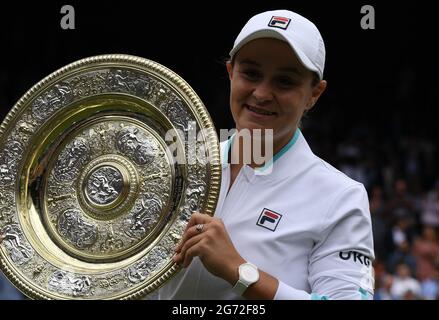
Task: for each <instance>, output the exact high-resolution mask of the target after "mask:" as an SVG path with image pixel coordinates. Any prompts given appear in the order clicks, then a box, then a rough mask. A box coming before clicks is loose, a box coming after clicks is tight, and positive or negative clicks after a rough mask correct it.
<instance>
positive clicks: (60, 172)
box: [54, 138, 90, 182]
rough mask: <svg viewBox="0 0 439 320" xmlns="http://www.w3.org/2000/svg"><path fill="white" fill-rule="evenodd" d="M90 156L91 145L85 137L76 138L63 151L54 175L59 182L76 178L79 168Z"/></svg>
mask: <svg viewBox="0 0 439 320" xmlns="http://www.w3.org/2000/svg"><path fill="white" fill-rule="evenodd" d="M89 158H90V147H89V146H88V144H87V140H85V139H84V138H76V139H75V140H73V141H72V142H70V143H69V144H68V145H67V146H66V148H65V149H64V150H63V151H62V152H61V154H60V155H59V157H58V160H57V162H56V164H55V168H54V177H55V179H56V180H58V181H59V182H63V181H71V180H73V179H75V178H76V176H77V175H78V173H79V169H80V167H81V166H82V165H84V163H85V162H86V161H87V160H88V159H89Z"/></svg>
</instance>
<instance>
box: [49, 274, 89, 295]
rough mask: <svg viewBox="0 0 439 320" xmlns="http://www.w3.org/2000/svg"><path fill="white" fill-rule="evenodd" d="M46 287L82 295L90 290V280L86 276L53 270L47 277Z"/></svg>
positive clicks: (69, 293)
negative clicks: (48, 277)
mask: <svg viewBox="0 0 439 320" xmlns="http://www.w3.org/2000/svg"><path fill="white" fill-rule="evenodd" d="M48 287H49V289H51V290H54V291H57V292H60V293H64V294H68V295H72V296H74V297H76V296H84V295H86V294H88V293H89V292H90V289H91V280H90V278H89V277H87V276H79V277H78V276H75V275H72V274H68V273H67V272H65V271H61V270H57V271H55V272H54V273H53V274H52V275H51V276H50V279H49V282H48Z"/></svg>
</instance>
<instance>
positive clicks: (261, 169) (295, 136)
mask: <svg viewBox="0 0 439 320" xmlns="http://www.w3.org/2000/svg"><path fill="white" fill-rule="evenodd" d="M300 133H301V131H300V129H299V128H297V129H296V132H294V136H293V137H292V138H291V140H290V142H288V143H287V144H286V145H285V146H284V147H283V148H282V149H280V151H279V152H278V153H276V154H275V155H274V156H273V158H272V159H270V160H269V161H268V162H267V163H266V164H265V165H264V166H263V167H261V168H255V170H258V171H259V172H262V171H264V170H266V169H267V168H269V167H271V166H272V165H273V164H274V163H275V162H276V161H277V160H278V159H279V158H280V157H282V156H283V155H284V154H285V153H286V152H287V151H288V150H290V149H291V147H292V146H294V144H295V143H296V141H297V139H299V135H300Z"/></svg>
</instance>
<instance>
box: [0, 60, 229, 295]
mask: <svg viewBox="0 0 439 320" xmlns="http://www.w3.org/2000/svg"><path fill="white" fill-rule="evenodd" d="M95 66H96V67H98V66H107V67H111V66H128V67H133V68H137V69H140V70H141V71H146V72H148V73H150V74H153V75H155V76H157V77H159V78H160V79H161V80H165V81H166V84H167V85H169V86H170V87H172V89H174V90H175V91H177V92H178V93H179V94H180V95H181V96H182V97H183V98H184V100H185V101H187V102H188V103H187V106H188V107H189V108H190V109H191V111H192V114H193V115H194V116H195V117H196V118H197V123H199V124H200V126H201V127H202V128H203V129H205V130H206V131H207V134H206V137H205V140H206V144H207V146H208V148H209V154H210V159H211V161H210V169H209V170H210V179H209V192H208V193H207V195H206V197H205V202H204V203H205V206H204V208H203V212H204V213H206V214H208V215H210V216H213V214H214V212H215V209H216V205H217V201H218V198H219V191H220V187H221V161H220V160H221V158H220V150H219V142H218V137H217V134H216V132H215V127H214V124H213V121H212V119H211V117H210V115H209V113H208V111H207V109H206V107H205V106H204V104H203V102H202V101H201V99H200V98H199V96H198V95H197V94H196V93H195V91H194V90H193V89H192V88H191V87H190V85H189V84H188V83H187V82H186V81H185V80H184V79H183V78H181V77H180V76H179V75H178V74H176V73H175V72H174V71H172V70H170V69H168V68H167V67H165V66H163V65H161V64H159V63H157V62H154V61H152V60H149V59H146V58H142V57H139V56H134V55H128V54H104V55H97V56H92V57H87V58H83V59H80V60H78V61H75V62H73V63H70V64H68V65H66V66H64V67H62V68H60V69H58V70H56V71H55V72H53V73H51V74H50V75H48V76H46V77H45V78H43V79H42V80H41V81H39V82H38V83H37V84H35V85H34V86H32V87H31V88H30V89H29V90H28V91H27V92H26V93H25V94H24V95H23V96H22V97H21V98H20V99H19V100H18V101H17V102H16V104H15V105H14V106H13V107H12V109H11V110H10V111H9V112H8V113H7V115H6V117H5V118H4V119H3V121H2V122H1V124H0V141H2V139H3V138H5V137H7V134H8V131H9V130H11V128H13V127H14V125H15V124H16V120H17V119H19V117H20V115H21V113H22V112H24V110H26V109H27V108H28V107H29V102H31V101H32V100H33V99H34V98H35V97H37V96H38V94H39V93H41V92H42V90H44V89H46V88H48V87H50V85H51V84H53V83H55V82H56V81H58V80H60V79H62V78H65V77H67V76H68V75H70V74H73V73H76V72H80V71H81V70H86V69H88V68H93V67H95ZM16 183H17V182H15V184H16ZM15 189H16V188H15ZM16 192H17V191H16ZM14 196H16V195H14ZM18 210H19V209H18V208H17V211H18ZM4 255H5V251H4V248H3V247H2V246H0V269H1V270H2V271H3V272H4V274H5V276H6V277H7V278H8V279H9V281H11V282H12V283H13V284H14V286H16V287H17V288H18V289H19V290H20V291H21V292H23V293H24V294H25V295H26V296H28V297H29V298H32V299H49V300H52V299H58V298H60V299H64V297H61V296H59V297H57V296H56V294H51V293H50V292H49V291H47V290H44V289H42V290H39V287H38V286H37V285H36V284H34V283H32V282H31V281H30V280H29V279H26V277H24V276H21V274H20V272H17V271H16V270H15V269H16V266H14V265H12V264H10V262H9V261H8V259H6V258H5V257H4ZM167 266H169V263H168V264H167V265H166V266H165V267H163V268H162V270H163V269H167ZM179 270H180V267H179V266H177V265H176V264H175V263H173V264H172V267H170V268H168V269H167V270H166V272H164V273H160V274H159V276H158V277H157V278H156V279H155V280H154V281H153V282H152V283H151V284H149V285H148V286H146V287H142V288H141V289H132V290H128V291H127V292H126V293H124V294H120V295H119V296H118V295H117V294H116V295H115V296H116V298H117V299H123V300H129V299H140V298H142V297H144V296H146V295H147V294H149V293H151V292H152V291H154V290H157V289H158V288H159V287H161V286H162V285H164V284H165V283H166V282H167V281H168V280H169V279H170V278H172V277H173V276H175V275H176V274H177V272H178V271H179ZM114 298H115V297H110V298H104V299H114Z"/></svg>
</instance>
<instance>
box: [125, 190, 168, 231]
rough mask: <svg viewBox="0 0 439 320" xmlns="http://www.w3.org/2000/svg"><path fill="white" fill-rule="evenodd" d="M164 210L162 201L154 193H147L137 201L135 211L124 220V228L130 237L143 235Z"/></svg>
mask: <svg viewBox="0 0 439 320" xmlns="http://www.w3.org/2000/svg"><path fill="white" fill-rule="evenodd" d="M161 211H162V201H161V200H160V198H159V197H158V196H157V195H156V194H153V193H146V194H145V195H144V196H143V197H142V198H141V199H139V200H137V201H136V204H135V206H134V211H133V212H131V213H130V214H129V216H128V217H127V218H126V219H125V220H124V222H123V229H124V232H125V234H126V235H127V236H129V237H130V238H134V239H137V238H141V237H143V236H144V235H145V234H146V233H147V232H148V231H149V229H150V228H151V226H153V225H154V224H155V223H156V222H157V219H158V217H159V215H160V212H161Z"/></svg>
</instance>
